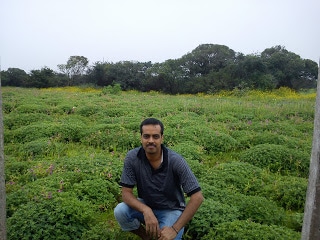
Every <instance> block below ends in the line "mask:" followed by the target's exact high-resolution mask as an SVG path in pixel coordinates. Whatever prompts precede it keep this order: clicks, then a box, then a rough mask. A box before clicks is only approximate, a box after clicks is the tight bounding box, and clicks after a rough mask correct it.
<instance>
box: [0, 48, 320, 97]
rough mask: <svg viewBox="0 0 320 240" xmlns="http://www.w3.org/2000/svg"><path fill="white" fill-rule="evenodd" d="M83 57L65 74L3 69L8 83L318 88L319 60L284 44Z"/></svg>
mask: <svg viewBox="0 0 320 240" xmlns="http://www.w3.org/2000/svg"><path fill="white" fill-rule="evenodd" d="M88 64H89V61H88V59H87V58H86V57H83V56H71V57H70V58H69V59H68V61H67V63H66V64H59V65H58V66H57V67H58V69H59V71H60V72H54V71H53V70H51V69H50V68H48V67H44V68H42V69H40V70H32V71H31V72H30V73H29V74H27V73H26V72H25V71H24V70H21V69H18V68H9V69H8V70H7V71H2V85H3V86H18V87H38V88H46V87H57V86H71V85H81V84H92V85H95V86H100V87H103V86H109V85H114V84H118V85H120V86H121V88H122V90H138V91H160V92H164V93H168V94H180V93H191V94H193V93H199V92H203V93H212V92H217V91H221V90H233V89H235V88H238V89H243V88H246V89H260V90H271V89H275V88H280V87H289V88H292V89H294V90H300V89H308V88H315V86H316V78H317V72H318V64H317V63H316V62H314V61H312V60H310V59H302V58H301V57H300V56H299V55H297V54H295V53H293V52H290V51H288V50H286V49H285V48H284V47H283V46H274V47H271V48H267V49H265V50H264V51H263V52H262V53H261V54H250V55H244V54H242V53H238V52H235V51H234V50H232V49H230V48H229V47H227V46H224V45H218V44H202V45H199V46H198V47H197V48H195V49H194V50H193V51H191V52H190V53H187V54H185V55H183V56H182V57H181V58H178V59H168V60H166V61H164V62H162V63H151V62H134V61H120V62H116V63H112V62H96V63H94V64H93V65H92V66H88Z"/></svg>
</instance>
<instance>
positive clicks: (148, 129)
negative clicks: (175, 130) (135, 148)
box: [141, 125, 163, 154]
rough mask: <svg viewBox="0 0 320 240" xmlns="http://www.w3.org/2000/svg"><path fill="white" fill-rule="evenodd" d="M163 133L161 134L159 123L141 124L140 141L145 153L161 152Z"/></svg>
mask: <svg viewBox="0 0 320 240" xmlns="http://www.w3.org/2000/svg"><path fill="white" fill-rule="evenodd" d="M162 142H163V135H161V127H160V125H144V126H142V134H141V143H142V147H143V148H144V150H145V151H146V153H147V154H157V153H160V152H161V144H162Z"/></svg>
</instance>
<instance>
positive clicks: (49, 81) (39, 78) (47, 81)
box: [26, 67, 55, 88]
mask: <svg viewBox="0 0 320 240" xmlns="http://www.w3.org/2000/svg"><path fill="white" fill-rule="evenodd" d="M54 76H55V74H54V72H53V70H52V69H50V68H48V67H44V68H42V69H41V70H32V71H31V72H30V78H29V81H28V83H27V84H26V87H37V88H47V87H51V86H53V78H54Z"/></svg>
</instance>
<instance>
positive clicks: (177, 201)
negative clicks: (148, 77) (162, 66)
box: [114, 118, 204, 240]
mask: <svg viewBox="0 0 320 240" xmlns="http://www.w3.org/2000/svg"><path fill="white" fill-rule="evenodd" d="M163 132H164V126H163V124H162V122H161V121H159V120H158V119H155V118H147V119H145V120H144V121H143V122H142V123H141V124H140V133H141V144H142V147H138V148H135V149H133V150H130V151H129V152H128V153H127V156H126V158H125V162H124V167H123V172H122V176H121V180H120V185H121V186H122V200H123V202H122V203H119V204H118V205H117V207H116V208H115V209H114V215H115V218H116V220H117V221H118V223H119V224H120V226H121V228H122V230H124V231H131V232H132V233H134V234H136V235H138V236H140V237H141V239H159V240H167V239H171V240H172V239H181V238H182V234H183V231H184V226H185V225H186V224H187V223H188V222H189V221H190V220H191V219H192V217H193V216H194V214H195V213H196V211H197V210H198V208H199V207H200V205H201V203H202V201H203V199H204V198H203V195H202V193H201V188H200V186H199V184H198V181H197V179H196V177H195V176H194V174H193V173H192V171H191V170H190V168H189V167H188V165H187V163H186V161H185V160H184V159H183V157H181V156H180V155H179V154H177V153H176V152H174V151H172V150H170V149H168V148H166V147H165V146H164V145H163V138H164V136H163ZM134 186H137V191H138V198H137V197H135V196H134V194H133V188H134ZM183 192H184V193H186V194H187V196H189V197H190V200H189V201H188V203H187V205H186V204H185V199H184V194H183Z"/></svg>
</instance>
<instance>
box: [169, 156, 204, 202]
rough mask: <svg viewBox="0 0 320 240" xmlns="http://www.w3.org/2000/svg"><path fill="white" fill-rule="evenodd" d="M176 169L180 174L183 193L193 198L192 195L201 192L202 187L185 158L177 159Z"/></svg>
mask: <svg viewBox="0 0 320 240" xmlns="http://www.w3.org/2000/svg"><path fill="white" fill-rule="evenodd" d="M175 163H176V164H175V169H176V172H177V173H178V176H179V179H180V183H181V186H182V189H183V191H184V192H185V193H186V194H187V195H188V196H191V195H192V194H194V193H196V192H199V191H201V187H200V185H199V182H198V180H197V178H196V177H195V175H194V174H193V172H192V170H191V168H190V167H189V165H188V164H187V162H186V160H185V159H184V158H182V157H181V158H177V159H175Z"/></svg>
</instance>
